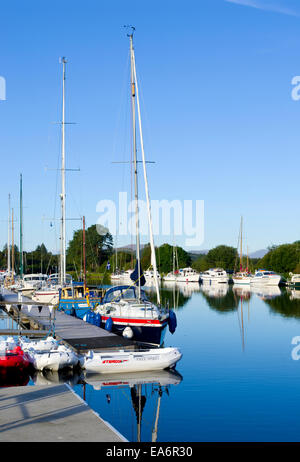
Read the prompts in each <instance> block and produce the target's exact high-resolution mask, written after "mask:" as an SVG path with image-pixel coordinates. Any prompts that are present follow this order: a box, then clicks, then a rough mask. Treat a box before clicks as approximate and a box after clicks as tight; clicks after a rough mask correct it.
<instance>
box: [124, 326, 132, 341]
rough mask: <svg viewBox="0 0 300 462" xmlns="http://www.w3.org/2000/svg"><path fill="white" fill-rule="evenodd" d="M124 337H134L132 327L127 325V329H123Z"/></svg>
mask: <svg viewBox="0 0 300 462" xmlns="http://www.w3.org/2000/svg"><path fill="white" fill-rule="evenodd" d="M122 335H123V337H125V338H129V339H130V338H132V337H133V330H132V329H131V327H129V326H127V327H125V329H124V330H123V333H122Z"/></svg>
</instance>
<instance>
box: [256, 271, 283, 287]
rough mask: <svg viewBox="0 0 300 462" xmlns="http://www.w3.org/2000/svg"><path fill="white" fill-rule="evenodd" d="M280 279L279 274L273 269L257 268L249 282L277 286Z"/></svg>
mask: <svg viewBox="0 0 300 462" xmlns="http://www.w3.org/2000/svg"><path fill="white" fill-rule="evenodd" d="M280 281H281V276H280V274H276V273H274V271H266V270H258V271H256V272H255V275H254V276H253V278H252V279H251V281H250V284H263V285H268V286H278V285H279V283H280Z"/></svg>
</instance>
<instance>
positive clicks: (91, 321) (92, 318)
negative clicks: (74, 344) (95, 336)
mask: <svg viewBox="0 0 300 462" xmlns="http://www.w3.org/2000/svg"><path fill="white" fill-rule="evenodd" d="M95 318H96V314H95V313H94V311H91V314H90V321H89V322H90V323H91V324H93V325H95Z"/></svg>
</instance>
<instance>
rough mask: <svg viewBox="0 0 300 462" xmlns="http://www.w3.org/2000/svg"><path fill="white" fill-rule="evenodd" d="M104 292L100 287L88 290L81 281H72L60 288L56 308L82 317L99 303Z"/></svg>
mask: <svg viewBox="0 0 300 462" xmlns="http://www.w3.org/2000/svg"><path fill="white" fill-rule="evenodd" d="M104 292H105V291H104V290H102V289H100V290H89V289H88V288H85V287H84V284H83V283H82V282H77V283H75V282H73V284H72V285H71V286H69V287H63V288H62V289H60V295H59V301H58V305H57V310H58V311H63V312H64V313H66V314H70V315H72V316H75V317H77V318H80V319H83V318H84V316H85V315H86V314H87V312H88V311H89V310H90V309H91V308H94V307H95V306H97V305H99V304H100V303H101V301H102V299H103V294H104Z"/></svg>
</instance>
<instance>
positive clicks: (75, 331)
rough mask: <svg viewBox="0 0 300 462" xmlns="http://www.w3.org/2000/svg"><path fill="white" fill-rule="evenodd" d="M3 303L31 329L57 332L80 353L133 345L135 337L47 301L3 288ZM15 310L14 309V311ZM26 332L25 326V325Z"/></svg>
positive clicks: (128, 347) (127, 347)
mask: <svg viewBox="0 0 300 462" xmlns="http://www.w3.org/2000/svg"><path fill="white" fill-rule="evenodd" d="M0 305H5V306H6V309H7V310H9V313H10V314H11V315H12V314H13V316H14V319H15V320H16V321H17V322H19V323H20V325H22V326H24V325H28V328H29V329H30V330H34V329H36V330H38V331H42V332H44V336H46V335H47V334H48V333H51V334H52V335H53V334H54V335H55V336H56V338H57V339H59V340H62V341H63V342H65V343H66V344H68V345H69V346H71V347H72V348H74V349H75V350H76V351H77V352H78V353H84V352H86V351H88V350H94V351H101V350H103V349H107V348H109V349H112V350H115V349H120V348H121V349H123V350H124V349H134V348H135V346H136V344H135V342H134V341H132V340H129V339H126V338H124V337H121V336H120V335H117V334H114V333H112V332H108V331H106V330H105V329H102V328H100V327H97V326H94V325H92V324H89V323H87V322H85V321H83V320H81V319H79V318H75V317H74V316H70V315H68V314H65V313H63V312H60V311H57V310H55V309H53V308H51V307H50V308H49V306H48V305H42V304H36V303H32V301H31V300H30V299H29V298H27V297H22V301H20V300H18V296H17V294H15V293H13V292H10V291H8V290H6V289H4V290H3V293H2V300H1V301H0ZM11 310H12V311H11ZM22 332H23V333H24V332H25V329H24V328H23V329H22Z"/></svg>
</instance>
